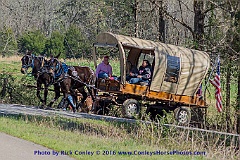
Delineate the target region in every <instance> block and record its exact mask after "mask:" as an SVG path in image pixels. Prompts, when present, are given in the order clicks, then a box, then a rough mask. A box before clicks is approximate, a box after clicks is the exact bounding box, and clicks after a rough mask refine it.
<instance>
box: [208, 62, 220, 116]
mask: <svg viewBox="0 0 240 160" xmlns="http://www.w3.org/2000/svg"><path fill="white" fill-rule="evenodd" d="M210 82H211V84H212V85H213V86H214V87H215V88H216V92H215V98H216V107H217V110H218V112H222V95H221V83H220V58H219V57H218V59H217V70H216V76H215V77H214V79H213V80H210Z"/></svg>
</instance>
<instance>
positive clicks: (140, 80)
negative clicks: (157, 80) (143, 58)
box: [129, 78, 149, 84]
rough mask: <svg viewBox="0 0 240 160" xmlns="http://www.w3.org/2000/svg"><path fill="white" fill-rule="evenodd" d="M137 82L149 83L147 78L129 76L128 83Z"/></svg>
mask: <svg viewBox="0 0 240 160" xmlns="http://www.w3.org/2000/svg"><path fill="white" fill-rule="evenodd" d="M138 82H145V83H149V81H148V80H144V79H142V78H131V79H130V80H129V83H130V84H135V83H138Z"/></svg>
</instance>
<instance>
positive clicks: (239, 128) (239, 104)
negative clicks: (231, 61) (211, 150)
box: [236, 66, 240, 134]
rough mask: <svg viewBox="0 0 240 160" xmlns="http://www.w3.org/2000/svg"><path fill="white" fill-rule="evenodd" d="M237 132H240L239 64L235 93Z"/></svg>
mask: <svg viewBox="0 0 240 160" xmlns="http://www.w3.org/2000/svg"><path fill="white" fill-rule="evenodd" d="M236 112H237V127H236V128H237V133H238V134H240V66H238V93H237V107H236Z"/></svg>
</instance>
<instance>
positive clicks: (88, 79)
mask: <svg viewBox="0 0 240 160" xmlns="http://www.w3.org/2000/svg"><path fill="white" fill-rule="evenodd" d="M49 67H50V69H49V72H51V73H52V74H53V75H54V81H55V83H60V86H61V91H62V92H63V94H64V98H65V100H68V101H69V103H70V104H71V106H72V108H73V112H75V111H76V109H77V106H76V105H75V103H74V98H75V96H74V94H75V90H76V89H77V90H78V91H79V92H80V93H81V94H82V96H83V98H82V99H81V103H82V104H84V102H85V100H86V99H87V97H88V93H89V95H90V96H91V97H92V99H93V100H94V97H95V90H94V85H95V82H96V76H95V73H94V72H93V70H92V69H91V68H89V67H82V66H72V67H68V66H66V64H65V63H62V62H60V61H59V60H58V59H56V58H54V59H51V60H50V61H49ZM66 67H68V68H67V69H66ZM84 87H86V88H87V91H88V93H87V92H86V91H85V89H84Z"/></svg>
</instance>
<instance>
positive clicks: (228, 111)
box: [226, 62, 231, 133]
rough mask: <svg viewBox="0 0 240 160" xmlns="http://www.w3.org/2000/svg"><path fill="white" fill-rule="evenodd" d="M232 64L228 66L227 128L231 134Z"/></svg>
mask: <svg viewBox="0 0 240 160" xmlns="http://www.w3.org/2000/svg"><path fill="white" fill-rule="evenodd" d="M230 84H231V64H230V62H228V65H227V76H226V123H227V124H226V125H227V126H226V127H227V132H229V133H230V132H231V116H230V113H231V111H230V109H231V104H230V98H231V96H230V87H231V85H230Z"/></svg>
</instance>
